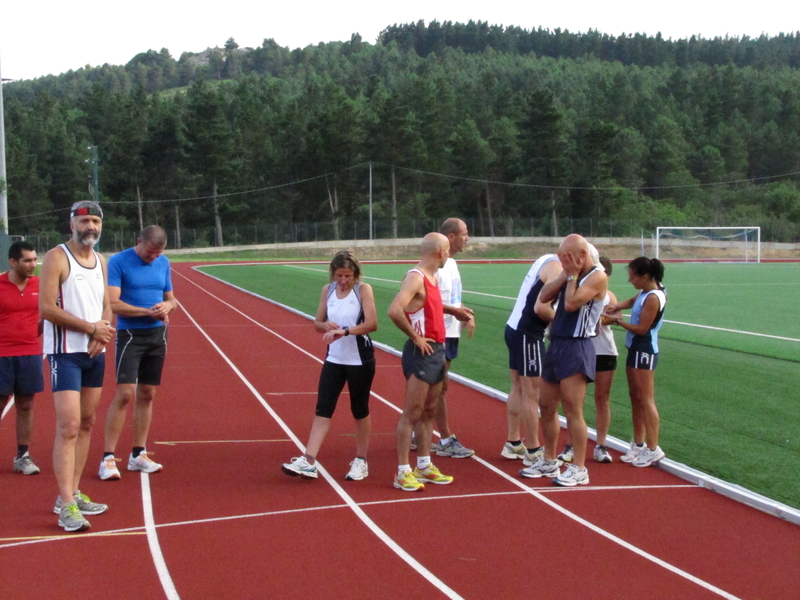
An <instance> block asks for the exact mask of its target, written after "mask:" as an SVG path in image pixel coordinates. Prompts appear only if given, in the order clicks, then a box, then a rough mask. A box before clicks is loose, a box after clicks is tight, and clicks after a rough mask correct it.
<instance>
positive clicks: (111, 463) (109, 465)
mask: <svg viewBox="0 0 800 600" xmlns="http://www.w3.org/2000/svg"><path fill="white" fill-rule="evenodd" d="M121 460H122V459H121V458H116V457H114V456H109V457H108V458H107V459H106V460H105V462H104V464H105V466H106V469H116V468H117V465H115V464H114V463H118V462H120V461H121Z"/></svg>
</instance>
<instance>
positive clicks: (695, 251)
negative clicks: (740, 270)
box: [655, 227, 761, 263]
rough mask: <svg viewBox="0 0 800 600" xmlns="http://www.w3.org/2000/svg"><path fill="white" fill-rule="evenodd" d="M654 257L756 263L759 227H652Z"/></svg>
mask: <svg viewBox="0 0 800 600" xmlns="http://www.w3.org/2000/svg"><path fill="white" fill-rule="evenodd" d="M655 257H656V258H658V259H659V260H686V261H696V262H755V263H760V262H761V227H656V240H655Z"/></svg>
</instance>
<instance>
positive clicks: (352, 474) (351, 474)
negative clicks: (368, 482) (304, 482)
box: [315, 458, 369, 481]
mask: <svg viewBox="0 0 800 600" xmlns="http://www.w3.org/2000/svg"><path fill="white" fill-rule="evenodd" d="M315 471H316V469H315ZM367 475H369V469H368V468H367V461H365V460H364V459H363V458H356V459H355V460H354V461H353V462H351V463H350V470H349V471H348V472H347V475H345V479H348V480H350V481H361V480H362V479H364V478H365V477H366V476H367Z"/></svg>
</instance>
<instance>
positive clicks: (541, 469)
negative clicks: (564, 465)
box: [519, 458, 561, 479]
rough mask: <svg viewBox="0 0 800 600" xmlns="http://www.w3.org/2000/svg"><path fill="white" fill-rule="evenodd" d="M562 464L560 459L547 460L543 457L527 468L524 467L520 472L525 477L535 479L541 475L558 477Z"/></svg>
mask: <svg viewBox="0 0 800 600" xmlns="http://www.w3.org/2000/svg"><path fill="white" fill-rule="evenodd" d="M560 466H561V461H560V460H545V459H544V458H542V459H541V460H539V461H537V462H536V464H534V465H532V466H530V467H528V468H527V469H522V470H521V471H520V472H519V474H520V475H522V476H523V477H530V478H533V479H536V478H539V477H558V475H559V474H560V473H561V471H560V469H559V467H560Z"/></svg>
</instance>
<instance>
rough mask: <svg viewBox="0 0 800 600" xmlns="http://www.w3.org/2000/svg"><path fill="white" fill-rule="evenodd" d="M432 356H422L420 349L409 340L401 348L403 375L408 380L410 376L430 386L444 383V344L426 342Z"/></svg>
mask: <svg viewBox="0 0 800 600" xmlns="http://www.w3.org/2000/svg"><path fill="white" fill-rule="evenodd" d="M428 343H429V344H430V345H431V347H432V348H433V354H428V355H427V356H423V354H422V352H420V349H419V348H417V346H416V344H414V342H412V341H411V340H408V341H406V344H405V346H403V360H402V362H403V375H405V377H406V379H409V378H410V377H411V376H412V375H413V376H414V377H416V378H417V379H419V380H420V381H424V382H425V383H427V384H430V385H436V384H437V383H441V382H442V381H444V373H445V362H444V344H437V343H436V342H428Z"/></svg>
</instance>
